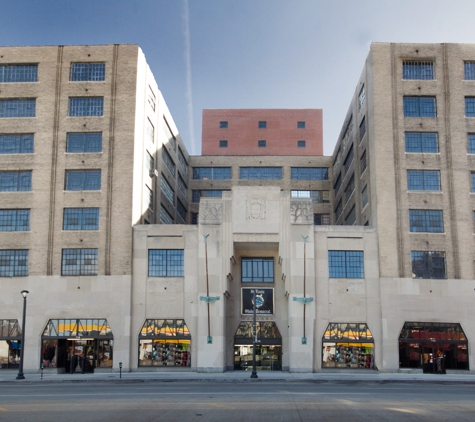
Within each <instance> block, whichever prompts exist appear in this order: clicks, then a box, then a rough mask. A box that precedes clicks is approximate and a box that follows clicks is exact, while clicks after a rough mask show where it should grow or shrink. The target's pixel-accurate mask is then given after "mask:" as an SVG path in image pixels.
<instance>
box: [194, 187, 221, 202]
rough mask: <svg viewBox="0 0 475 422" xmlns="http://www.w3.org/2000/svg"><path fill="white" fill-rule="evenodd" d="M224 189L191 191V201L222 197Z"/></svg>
mask: <svg viewBox="0 0 475 422" xmlns="http://www.w3.org/2000/svg"><path fill="white" fill-rule="evenodd" d="M222 196H223V191H222V190H193V191H191V201H192V202H200V199H201V198H221V197H222Z"/></svg>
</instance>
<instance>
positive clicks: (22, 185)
mask: <svg viewBox="0 0 475 422" xmlns="http://www.w3.org/2000/svg"><path fill="white" fill-rule="evenodd" d="M0 191H1V192H25V191H31V171H2V172H0Z"/></svg>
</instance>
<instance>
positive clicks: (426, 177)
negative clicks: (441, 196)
mask: <svg viewBox="0 0 475 422" xmlns="http://www.w3.org/2000/svg"><path fill="white" fill-rule="evenodd" d="M407 189H408V190H440V171H439V170H408V171H407Z"/></svg>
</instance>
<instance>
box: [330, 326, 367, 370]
mask: <svg viewBox="0 0 475 422" xmlns="http://www.w3.org/2000/svg"><path fill="white" fill-rule="evenodd" d="M322 345H323V351H322V368H354V369H373V368H374V340H373V335H372V334H371V331H370V330H369V328H368V325H367V324H365V323H341V322H331V323H330V324H328V327H327V329H326V330H325V334H324V335H323V339H322Z"/></svg>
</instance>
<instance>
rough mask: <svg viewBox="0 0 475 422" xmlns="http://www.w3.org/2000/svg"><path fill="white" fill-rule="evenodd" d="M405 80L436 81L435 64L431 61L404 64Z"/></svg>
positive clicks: (406, 62)
mask: <svg viewBox="0 0 475 422" xmlns="http://www.w3.org/2000/svg"><path fill="white" fill-rule="evenodd" d="M402 78H403V79H425V80H428V79H434V63H433V62H431V61H412V60H411V61H409V60H406V61H404V62H403V71H402Z"/></svg>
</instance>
